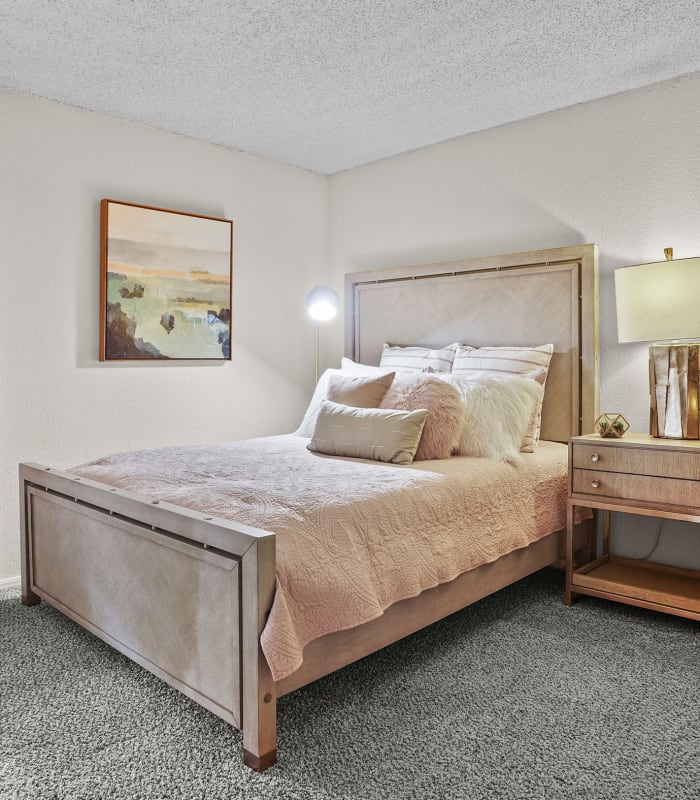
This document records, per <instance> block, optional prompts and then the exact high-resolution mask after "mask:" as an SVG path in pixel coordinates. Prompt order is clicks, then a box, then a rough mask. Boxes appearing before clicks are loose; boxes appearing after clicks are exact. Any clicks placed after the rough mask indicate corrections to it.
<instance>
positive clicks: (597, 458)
mask: <svg viewBox="0 0 700 800" xmlns="http://www.w3.org/2000/svg"><path fill="white" fill-rule="evenodd" d="M599 459H600V456H599V455H598V453H593V455H592V456H591V461H598V460H599Z"/></svg>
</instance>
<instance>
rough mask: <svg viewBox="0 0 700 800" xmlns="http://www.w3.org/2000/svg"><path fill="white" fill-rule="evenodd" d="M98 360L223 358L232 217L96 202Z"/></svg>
mask: <svg viewBox="0 0 700 800" xmlns="http://www.w3.org/2000/svg"><path fill="white" fill-rule="evenodd" d="M100 213H101V236H100V261H101V269H102V276H101V281H100V305H101V313H100V330H101V333H100V361H151V360H161V359H187V360H191V359H230V358H231V299H232V278H233V221H232V220H230V219H218V218H216V217H205V216H201V215H199V214H187V213H186V212H184V211H171V210H169V209H165V208H153V207H152V206H142V205H137V204H136V203H124V202H121V201H119V200H107V199H105V200H102V202H101V204H100Z"/></svg>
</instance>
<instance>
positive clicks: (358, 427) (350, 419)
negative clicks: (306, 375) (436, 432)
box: [307, 400, 428, 464]
mask: <svg viewBox="0 0 700 800" xmlns="http://www.w3.org/2000/svg"><path fill="white" fill-rule="evenodd" d="M427 413H428V412H427V410H426V409H424V408H421V409H418V410H416V411H395V410H393V409H379V408H354V407H352V406H346V405H342V404H340V403H334V402H332V401H331V400H322V401H321V408H320V410H319V413H318V417H317V419H316V427H315V428H314V432H313V436H312V437H311V441H310V442H309V443H308V445H307V447H308V449H309V450H313V451H314V452H316V453H325V454H326V455H330V456H349V457H350V458H370V459H374V460H375V461H386V462H389V463H392V464H410V463H411V462H412V461H413V458H414V456H415V454H416V450H417V449H418V443H419V442H420V437H421V433H422V432H423V425H424V424H425V417H426V415H427Z"/></svg>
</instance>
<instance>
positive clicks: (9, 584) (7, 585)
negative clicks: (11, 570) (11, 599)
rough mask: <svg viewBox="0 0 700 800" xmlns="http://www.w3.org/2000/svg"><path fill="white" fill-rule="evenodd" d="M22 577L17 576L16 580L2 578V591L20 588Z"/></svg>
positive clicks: (0, 586) (0, 581) (0, 580)
mask: <svg viewBox="0 0 700 800" xmlns="http://www.w3.org/2000/svg"><path fill="white" fill-rule="evenodd" d="M19 583H20V577H19V575H16V576H15V577H14V578H0V589H14V588H15V587H17V588H19Z"/></svg>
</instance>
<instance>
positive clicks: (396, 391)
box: [379, 372, 464, 461]
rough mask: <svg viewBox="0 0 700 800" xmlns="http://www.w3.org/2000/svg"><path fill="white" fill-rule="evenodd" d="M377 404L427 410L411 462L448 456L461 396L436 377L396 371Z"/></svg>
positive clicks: (458, 425)
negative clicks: (386, 390)
mask: <svg viewBox="0 0 700 800" xmlns="http://www.w3.org/2000/svg"><path fill="white" fill-rule="evenodd" d="M379 407H380V408H395V409H400V410H402V411H416V410H418V409H420V408H425V409H427V411H428V413H427V415H426V418H425V425H424V427H423V435H422V436H421V439H420V443H419V445H418V450H417V451H416V456H415V459H414V460H415V461H428V460H430V459H433V458H449V457H450V455H451V454H452V451H453V450H455V449H456V448H457V445H458V443H459V440H460V437H461V434H462V425H463V423H464V407H463V405H462V398H461V395H460V393H459V392H458V391H457V390H456V389H455V388H454V387H453V386H450V385H449V384H448V383H445V381H443V380H441V379H440V378H439V377H438V376H436V375H430V374H429V373H425V372H403V373H397V374H396V377H395V378H394V382H393V383H392V385H391V388H390V389H389V391H388V392H387V393H386V394H385V395H384V399H383V400H382V402H381V403H380V405H379Z"/></svg>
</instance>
